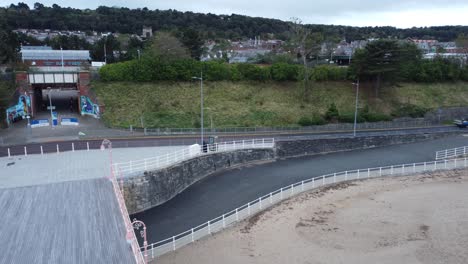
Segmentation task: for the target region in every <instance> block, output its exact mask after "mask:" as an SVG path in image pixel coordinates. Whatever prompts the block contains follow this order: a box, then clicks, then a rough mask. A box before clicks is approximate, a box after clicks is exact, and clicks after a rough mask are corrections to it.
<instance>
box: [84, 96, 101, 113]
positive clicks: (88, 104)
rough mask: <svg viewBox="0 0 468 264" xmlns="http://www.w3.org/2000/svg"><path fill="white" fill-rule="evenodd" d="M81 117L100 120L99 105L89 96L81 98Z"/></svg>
mask: <svg viewBox="0 0 468 264" xmlns="http://www.w3.org/2000/svg"><path fill="white" fill-rule="evenodd" d="M80 105H81V115H89V116H92V117H94V118H99V105H97V104H95V103H93V101H91V99H90V98H89V97H88V96H84V95H82V96H80Z"/></svg>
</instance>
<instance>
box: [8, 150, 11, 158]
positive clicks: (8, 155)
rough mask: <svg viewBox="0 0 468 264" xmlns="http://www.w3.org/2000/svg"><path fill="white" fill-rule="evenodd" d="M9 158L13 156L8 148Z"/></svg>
mask: <svg viewBox="0 0 468 264" xmlns="http://www.w3.org/2000/svg"><path fill="white" fill-rule="evenodd" d="M8 157H9V158H10V157H11V155H10V148H8Z"/></svg>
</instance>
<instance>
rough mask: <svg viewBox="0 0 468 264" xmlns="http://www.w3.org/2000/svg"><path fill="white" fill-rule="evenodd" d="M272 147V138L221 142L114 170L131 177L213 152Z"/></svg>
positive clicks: (128, 163) (121, 166)
mask: <svg viewBox="0 0 468 264" xmlns="http://www.w3.org/2000/svg"><path fill="white" fill-rule="evenodd" d="M274 146H275V140H274V139H273V138H266V139H265V138H264V139H251V140H242V141H232V142H222V143H215V144H208V145H205V146H201V145H198V144H195V145H192V146H190V147H187V148H185V149H182V150H179V151H176V152H172V153H168V154H165V155H162V156H157V157H151V158H146V159H141V160H132V161H128V162H122V163H115V164H114V169H116V170H118V171H119V172H120V173H121V175H122V176H133V175H138V174H141V173H143V172H145V171H148V170H155V169H162V168H165V167H168V166H170V165H173V164H176V163H178V162H181V161H185V160H188V159H191V158H194V157H197V156H201V155H206V154H212V153H215V152H225V151H232V150H240V149H259V148H273V147H274Z"/></svg>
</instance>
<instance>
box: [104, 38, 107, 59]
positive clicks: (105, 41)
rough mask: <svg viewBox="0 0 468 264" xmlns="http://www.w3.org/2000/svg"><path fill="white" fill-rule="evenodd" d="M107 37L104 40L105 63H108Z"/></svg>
mask: <svg viewBox="0 0 468 264" xmlns="http://www.w3.org/2000/svg"><path fill="white" fill-rule="evenodd" d="M106 43H107V37H106V39H105V40H104V63H105V64H107V50H106Z"/></svg>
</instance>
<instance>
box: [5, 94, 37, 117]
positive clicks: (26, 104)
mask: <svg viewBox="0 0 468 264" xmlns="http://www.w3.org/2000/svg"><path fill="white" fill-rule="evenodd" d="M30 113H31V99H30V98H29V96H27V95H20V96H19V98H18V103H17V104H16V105H14V106H12V107H9V108H8V109H7V110H6V116H7V123H8V124H11V123H14V122H16V121H19V120H22V119H25V118H26V117H27V116H28V115H29V114H30Z"/></svg>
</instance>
